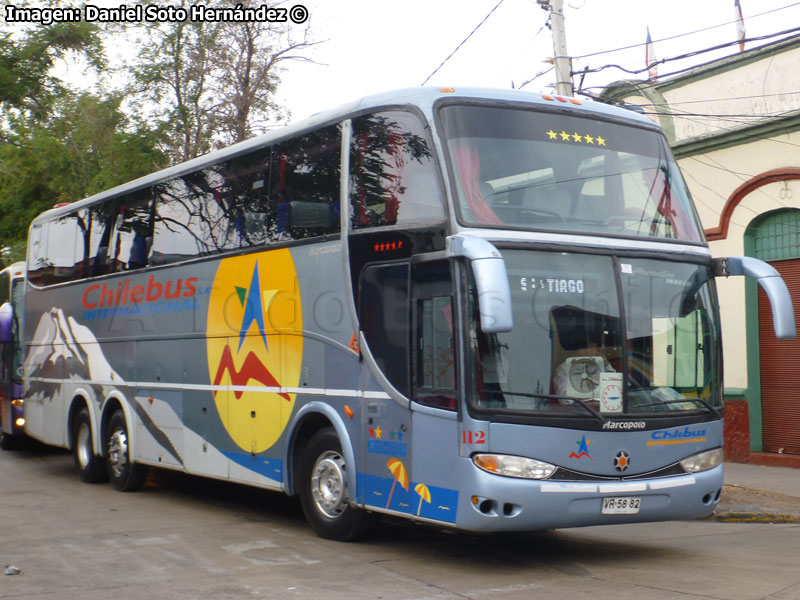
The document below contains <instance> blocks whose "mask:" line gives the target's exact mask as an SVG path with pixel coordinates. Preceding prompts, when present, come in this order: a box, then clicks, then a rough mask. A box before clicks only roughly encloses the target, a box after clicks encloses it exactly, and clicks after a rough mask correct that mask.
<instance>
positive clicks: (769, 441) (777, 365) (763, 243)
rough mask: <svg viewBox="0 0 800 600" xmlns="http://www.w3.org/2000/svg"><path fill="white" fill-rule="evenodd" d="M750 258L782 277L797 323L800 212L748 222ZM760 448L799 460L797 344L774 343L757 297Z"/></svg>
mask: <svg viewBox="0 0 800 600" xmlns="http://www.w3.org/2000/svg"><path fill="white" fill-rule="evenodd" d="M746 235H747V236H748V237H749V238H750V240H751V243H752V246H751V248H752V250H753V252H752V254H753V256H755V257H756V258H759V259H761V260H763V261H766V262H768V263H769V264H770V265H772V267H774V268H775V269H776V270H777V271H778V273H780V274H781V277H783V280H784V281H785V282H786V286H787V287H788V288H789V292H790V293H791V295H792V300H793V302H794V306H795V320H796V322H797V323H800V210H796V209H782V210H777V211H773V212H769V213H766V214H764V215H761V216H760V217H758V218H757V219H755V220H753V221H752V223H751V224H750V226H749V227H748V228H747V234H746ZM758 325H759V327H758V329H759V355H760V361H759V362H760V374H761V423H762V443H763V450H764V451H765V452H776V453H781V454H798V455H800V340H791V341H786V340H778V339H776V337H775V333H774V331H773V329H772V311H771V310H770V306H769V301H768V300H767V298H766V296H765V295H764V293H763V292H762V291H761V290H759V292H758Z"/></svg>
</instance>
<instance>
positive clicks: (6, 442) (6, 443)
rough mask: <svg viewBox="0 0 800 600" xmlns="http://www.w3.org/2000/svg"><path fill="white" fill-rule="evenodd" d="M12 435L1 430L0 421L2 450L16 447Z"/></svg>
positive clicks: (1, 424)
mask: <svg viewBox="0 0 800 600" xmlns="http://www.w3.org/2000/svg"><path fill="white" fill-rule="evenodd" d="M16 441H17V440H15V439H14V436H13V435H11V434H10V433H6V432H5V431H3V422H2V421H0V448H2V449H3V450H14V449H15V448H16V446H17V445H16Z"/></svg>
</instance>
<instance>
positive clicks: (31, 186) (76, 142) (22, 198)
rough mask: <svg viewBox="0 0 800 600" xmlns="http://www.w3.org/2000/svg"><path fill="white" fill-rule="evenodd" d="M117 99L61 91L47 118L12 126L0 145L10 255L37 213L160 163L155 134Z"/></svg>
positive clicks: (3, 224) (1, 208)
mask: <svg viewBox="0 0 800 600" xmlns="http://www.w3.org/2000/svg"><path fill="white" fill-rule="evenodd" d="M120 102H121V99H120V98H119V97H113V96H112V97H106V98H101V97H97V96H94V95H92V94H89V93H84V94H80V95H77V96H76V95H72V94H66V93H65V94H62V96H61V97H60V98H58V99H57V100H56V101H55V103H54V104H53V107H52V108H53V111H54V113H57V114H58V116H56V117H51V118H50V120H49V122H47V123H40V122H36V121H32V122H29V123H27V124H24V123H23V122H22V121H20V120H17V121H16V122H15V123H14V129H13V140H14V143H5V144H2V145H0V240H2V245H3V246H6V245H8V246H11V248H12V254H13V258H15V259H17V260H18V259H19V258H20V256H19V254H20V250H22V249H23V246H24V241H25V238H26V235H27V229H28V224H29V223H30V222H31V220H32V219H33V218H34V217H35V216H36V215H37V214H38V213H40V212H42V211H43V210H47V209H49V208H52V207H53V205H54V204H56V203H58V202H74V201H77V200H80V199H82V198H85V197H87V196H90V195H92V194H95V193H97V192H100V191H102V190H105V189H108V188H111V187H114V186H115V185H118V184H120V183H123V182H125V181H129V180H131V179H135V178H137V177H140V176H142V175H145V174H147V173H150V172H152V171H153V170H155V169H157V168H159V167H162V166H165V163H166V161H165V158H164V156H163V154H161V153H160V152H159V151H158V150H157V149H156V147H157V145H158V142H159V140H158V139H157V136H156V135H155V134H154V133H153V132H150V131H148V130H142V129H135V128H132V127H131V124H130V121H129V119H128V118H127V117H126V116H125V115H124V114H123V113H122V112H121V110H120Z"/></svg>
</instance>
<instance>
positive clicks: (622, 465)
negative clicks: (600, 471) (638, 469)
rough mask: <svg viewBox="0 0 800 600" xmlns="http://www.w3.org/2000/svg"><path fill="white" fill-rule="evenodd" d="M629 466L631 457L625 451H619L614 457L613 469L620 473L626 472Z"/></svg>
mask: <svg viewBox="0 0 800 600" xmlns="http://www.w3.org/2000/svg"><path fill="white" fill-rule="evenodd" d="M630 464H631V456H630V454H628V453H627V452H625V450H620V451H619V452H617V454H616V455H615V456H614V468H615V469H616V470H617V471H619V472H620V473H622V472H623V471H627V470H628V467H629V466H630Z"/></svg>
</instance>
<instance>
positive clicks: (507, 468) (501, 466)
mask: <svg viewBox="0 0 800 600" xmlns="http://www.w3.org/2000/svg"><path fill="white" fill-rule="evenodd" d="M472 462H474V463H475V465H477V466H478V467H479V468H481V469H483V470H484V471H488V472H489V473H494V474H495V475H504V476H506V477H519V478H521V479H547V478H548V477H550V476H551V475H552V474H553V472H554V471H555V470H556V467H555V465H551V464H550V463H546V462H542V461H540V460H534V459H532V458H523V457H522V456H509V455H507V454H475V455H474V456H473V457H472Z"/></svg>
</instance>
